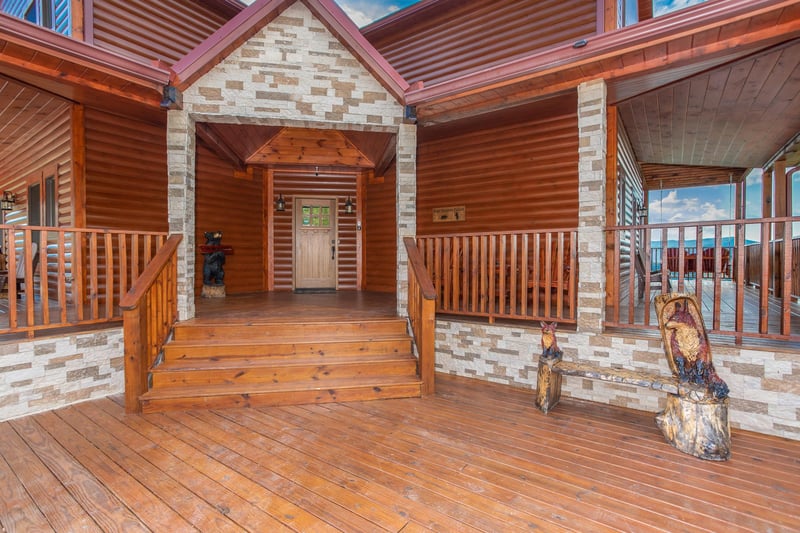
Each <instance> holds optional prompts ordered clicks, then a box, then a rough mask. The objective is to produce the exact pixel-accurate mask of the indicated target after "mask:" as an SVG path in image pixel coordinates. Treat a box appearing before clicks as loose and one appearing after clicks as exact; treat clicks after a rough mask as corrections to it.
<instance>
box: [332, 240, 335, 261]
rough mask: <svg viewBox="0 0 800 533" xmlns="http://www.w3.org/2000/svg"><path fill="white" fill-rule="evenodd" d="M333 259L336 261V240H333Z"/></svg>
mask: <svg viewBox="0 0 800 533" xmlns="http://www.w3.org/2000/svg"><path fill="white" fill-rule="evenodd" d="M331 261H336V241H331Z"/></svg>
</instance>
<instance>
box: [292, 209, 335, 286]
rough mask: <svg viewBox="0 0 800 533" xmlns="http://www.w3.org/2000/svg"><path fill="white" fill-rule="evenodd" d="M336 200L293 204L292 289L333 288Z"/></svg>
mask: <svg viewBox="0 0 800 533" xmlns="http://www.w3.org/2000/svg"><path fill="white" fill-rule="evenodd" d="M336 248H337V246H336V200H335V199H330V198H296V199H295V202H294V288H295V289H300V290H302V289H335V288H336V252H337V250H336Z"/></svg>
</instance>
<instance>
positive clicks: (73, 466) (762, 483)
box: [0, 376, 800, 532]
mask: <svg viewBox="0 0 800 533" xmlns="http://www.w3.org/2000/svg"><path fill="white" fill-rule="evenodd" d="M121 404H122V399H121V398H120V397H110V398H105V399H100V400H94V401H90V402H84V403H81V404H78V405H75V406H72V407H68V408H64V409H59V410H56V411H51V412H47V413H42V414H38V415H33V416H28V417H24V418H19V419H16V420H12V421H8V422H3V423H0V436H1V437H2V438H0V459H2V460H0V474H2V479H3V480H4V482H3V486H4V497H3V498H2V499H0V525H2V526H3V527H4V528H5V529H7V530H9V531H13V530H15V529H16V528H17V526H20V525H23V524H24V525H28V526H31V527H34V528H35V529H37V530H39V531H67V530H76V529H81V528H85V529H86V530H101V529H108V528H111V527H113V526H116V525H119V524H126V526H127V527H128V529H130V530H160V531H164V530H175V531H177V530H183V529H192V528H198V529H209V528H212V527H215V528H217V529H220V530H226V531H238V530H243V529H256V530H269V531H284V530H286V531H289V530H302V531H311V530H313V531H328V530H331V531H334V530H344V531H370V532H372V531H403V532H410V531H507V530H510V529H514V530H527V529H540V530H546V531H562V530H578V531H621V530H623V531H664V530H670V531H676V530H681V531H701V530H702V531H707V530H709V529H713V530H720V531H776V532H779V531H792V530H794V529H795V528H796V526H797V517H798V516H800V504H799V503H798V502H800V485H799V484H798V483H797V479H799V478H800V464H799V463H798V461H797V459H796V458H797V457H798V456H800V443H798V442H797V441H791V440H787V439H782V438H779V437H771V436H766V435H761V434H756V433H752V432H748V431H743V430H737V429H733V431H732V439H733V445H734V453H733V456H732V458H731V459H730V460H729V461H727V462H722V463H711V462H707V461H700V460H698V459H696V458H694V457H691V456H688V455H686V454H683V453H681V452H679V451H677V450H675V449H674V448H672V447H671V446H669V445H668V444H666V443H665V442H664V441H663V438H662V436H661V435H660V433H659V431H658V429H657V428H656V427H655V424H654V423H653V419H652V415H651V414H649V413H644V412H641V411H634V410H630V409H625V408H621V407H614V406H608V405H601V404H598V403H593V402H584V401H579V400H566V401H563V402H562V404H561V405H560V406H559V409H558V410H556V411H554V412H553V413H552V414H551V415H549V416H543V415H542V414H541V413H540V412H539V411H537V410H536V409H535V408H534V407H533V394H532V393H531V392H530V391H526V390H522V389H518V388H511V387H508V386H500V385H494V384H490V383H486V382H482V381H476V380H466V379H463V378H455V377H450V376H442V377H441V379H440V383H439V385H438V388H437V393H436V395H435V396H431V397H429V398H426V399H419V398H417V399H404V400H388V401H380V402H363V403H331V404H326V405H324V406H323V405H316V406H314V405H307V406H286V407H264V408H257V409H227V410H211V411H208V410H202V411H189V412H174V413H169V414H155V415H126V414H125V413H124V409H123V407H122V405H121Z"/></svg>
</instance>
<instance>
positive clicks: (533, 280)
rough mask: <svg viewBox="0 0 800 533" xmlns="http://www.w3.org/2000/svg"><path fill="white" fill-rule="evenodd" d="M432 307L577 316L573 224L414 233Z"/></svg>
mask: <svg viewBox="0 0 800 533" xmlns="http://www.w3.org/2000/svg"><path fill="white" fill-rule="evenodd" d="M417 245H418V246H419V249H420V251H421V253H422V256H423V260H424V263H425V268H426V269H427V271H428V273H429V275H430V276H431V279H432V280H433V285H434V287H435V290H436V296H437V307H436V309H437V311H438V312H440V313H445V314H451V315H466V316H479V317H487V318H488V319H489V322H494V321H495V320H497V319H512V320H528V321H537V320H547V321H558V322H564V323H575V322H576V321H577V318H576V317H577V310H576V304H577V279H578V256H577V230H575V229H554V230H549V231H534V230H528V231H514V232H492V233H469V234H466V233H464V234H448V235H425V236H420V237H417Z"/></svg>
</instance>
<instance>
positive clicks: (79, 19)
mask: <svg viewBox="0 0 800 533" xmlns="http://www.w3.org/2000/svg"><path fill="white" fill-rule="evenodd" d="M86 1H89V2H90V1H91V0H86ZM83 3H84V0H72V1H71V2H70V7H69V9H70V18H71V19H72V28H71V31H72V38H73V39H77V40H79V41H84V42H85V41H86V38H85V32H84V28H85V24H84V19H85V17H86V11H85V8H84V5H83Z"/></svg>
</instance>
